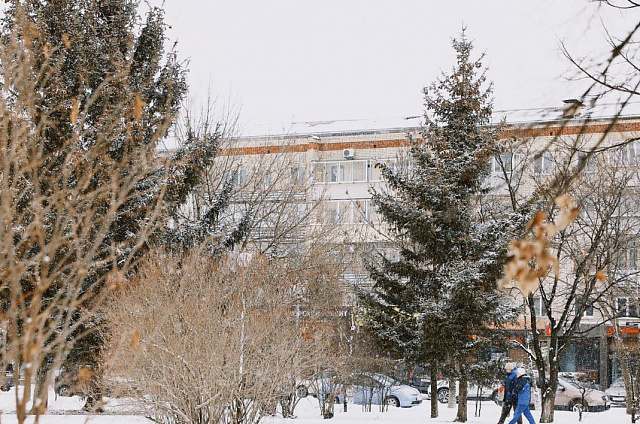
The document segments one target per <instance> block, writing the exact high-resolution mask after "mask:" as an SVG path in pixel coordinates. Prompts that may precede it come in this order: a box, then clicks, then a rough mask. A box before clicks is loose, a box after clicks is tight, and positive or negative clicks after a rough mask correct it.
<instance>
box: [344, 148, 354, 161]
mask: <svg viewBox="0 0 640 424" xmlns="http://www.w3.org/2000/svg"><path fill="white" fill-rule="evenodd" d="M342 156H344V158H345V159H355V157H356V149H344V150H343V151H342Z"/></svg>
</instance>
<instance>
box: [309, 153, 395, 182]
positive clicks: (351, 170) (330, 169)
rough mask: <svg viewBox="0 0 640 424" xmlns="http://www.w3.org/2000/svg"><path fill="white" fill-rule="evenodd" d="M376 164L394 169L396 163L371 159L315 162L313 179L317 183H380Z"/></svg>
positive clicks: (388, 160) (380, 174)
mask: <svg viewBox="0 0 640 424" xmlns="http://www.w3.org/2000/svg"><path fill="white" fill-rule="evenodd" d="M378 163H383V164H385V165H387V166H389V167H391V168H392V169H395V167H396V164H397V161H396V159H382V160H377V159H371V160H342V161H332V162H316V163H315V164H314V168H313V179H314V182H318V183H342V182H359V181H380V180H382V172H381V169H380V168H379V167H377V166H376V164H378Z"/></svg>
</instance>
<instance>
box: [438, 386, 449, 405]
mask: <svg viewBox="0 0 640 424" xmlns="http://www.w3.org/2000/svg"><path fill="white" fill-rule="evenodd" d="M438 402H440V403H447V402H449V389H446V388H442V389H439V390H438Z"/></svg>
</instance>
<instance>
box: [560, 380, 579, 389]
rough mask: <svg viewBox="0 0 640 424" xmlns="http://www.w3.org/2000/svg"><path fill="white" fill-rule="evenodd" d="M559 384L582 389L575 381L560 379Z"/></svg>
mask: <svg viewBox="0 0 640 424" xmlns="http://www.w3.org/2000/svg"><path fill="white" fill-rule="evenodd" d="M558 382H559V383H562V385H563V386H571V387H575V388H576V389H579V388H580V385H579V384H578V383H577V382H576V381H575V380H567V379H564V378H558Z"/></svg>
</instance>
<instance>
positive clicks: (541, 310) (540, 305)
mask: <svg viewBox="0 0 640 424" xmlns="http://www.w3.org/2000/svg"><path fill="white" fill-rule="evenodd" d="M533 309H534V311H535V313H536V316H537V317H542V316H547V315H548V311H547V308H545V307H544V302H543V301H542V296H533Z"/></svg>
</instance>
